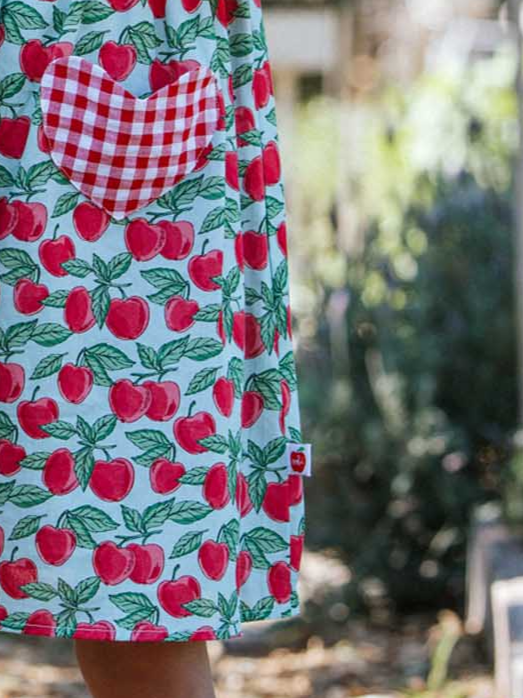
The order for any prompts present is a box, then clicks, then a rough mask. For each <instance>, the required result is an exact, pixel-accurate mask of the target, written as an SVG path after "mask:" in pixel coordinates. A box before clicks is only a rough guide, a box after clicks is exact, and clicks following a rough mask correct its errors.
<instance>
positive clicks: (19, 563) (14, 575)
mask: <svg viewBox="0 0 523 698" xmlns="http://www.w3.org/2000/svg"><path fill="white" fill-rule="evenodd" d="M16 550H17V548H15V550H14V551H13V554H14V553H15V551H16ZM37 581H38V570H37V568H36V565H35V563H34V562H33V561H32V560H30V559H29V558H28V557H20V558H18V560H4V562H0V587H2V589H3V591H5V593H6V594H7V595H8V596H11V598H13V599H26V598H28V597H29V594H27V593H26V592H25V591H24V590H23V589H21V588H20V587H22V586H24V584H31V583H32V582H37Z"/></svg>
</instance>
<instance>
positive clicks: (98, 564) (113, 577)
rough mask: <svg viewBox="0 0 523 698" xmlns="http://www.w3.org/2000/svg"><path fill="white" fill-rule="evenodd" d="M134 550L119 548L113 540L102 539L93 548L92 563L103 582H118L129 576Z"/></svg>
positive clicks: (113, 583)
mask: <svg viewBox="0 0 523 698" xmlns="http://www.w3.org/2000/svg"><path fill="white" fill-rule="evenodd" d="M134 560H135V558H134V552H133V551H132V550H129V549H128V548H120V547H118V546H117V545H116V543H114V542H113V541H104V542H103V543H100V545H98V546H97V547H96V548H95V549H94V550H93V556H92V564H93V569H94V572H95V574H96V575H97V576H98V577H100V579H101V580H102V582H103V583H104V584H108V585H115V584H120V583H121V582H123V581H125V580H126V579H128V578H129V576H130V574H131V572H132V570H133V567H134Z"/></svg>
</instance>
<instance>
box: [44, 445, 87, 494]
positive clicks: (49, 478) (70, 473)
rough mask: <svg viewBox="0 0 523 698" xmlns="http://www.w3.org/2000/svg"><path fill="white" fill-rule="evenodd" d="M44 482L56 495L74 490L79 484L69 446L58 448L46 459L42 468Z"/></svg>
mask: <svg viewBox="0 0 523 698" xmlns="http://www.w3.org/2000/svg"><path fill="white" fill-rule="evenodd" d="M42 482H43V484H44V486H45V487H47V489H48V490H49V491H50V492H52V493H53V494H56V495H64V494H69V492H72V491H73V490H74V489H75V488H76V487H78V485H79V484H80V483H79V482H78V479H77V477H76V473H75V470H74V457H73V454H72V453H71V451H69V449H67V448H58V449H57V450H56V451H53V452H52V453H51V455H50V456H49V458H48V459H47V460H46V461H45V465H44V469H43V470H42Z"/></svg>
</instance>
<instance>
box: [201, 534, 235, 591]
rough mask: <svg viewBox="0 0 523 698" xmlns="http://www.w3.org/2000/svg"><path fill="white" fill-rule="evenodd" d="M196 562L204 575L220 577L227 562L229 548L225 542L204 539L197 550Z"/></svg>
mask: <svg viewBox="0 0 523 698" xmlns="http://www.w3.org/2000/svg"><path fill="white" fill-rule="evenodd" d="M198 563H199V565H200V567H201V569H202V572H203V573H204V575H205V576H206V577H208V578H209V579H213V580H215V581H216V580H218V579H222V577H223V576H224V574H225V572H226V571H227V565H228V564H229V548H228V547H227V545H226V544H225V543H217V542H216V541H214V540H206V541H205V542H204V543H202V545H201V546H200V549H199V550H198Z"/></svg>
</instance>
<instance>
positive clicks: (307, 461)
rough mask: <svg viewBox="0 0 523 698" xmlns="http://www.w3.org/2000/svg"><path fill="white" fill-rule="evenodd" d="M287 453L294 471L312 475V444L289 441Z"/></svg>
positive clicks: (290, 468) (288, 461) (290, 466)
mask: <svg viewBox="0 0 523 698" xmlns="http://www.w3.org/2000/svg"><path fill="white" fill-rule="evenodd" d="M285 453H286V458H287V464H288V466H289V470H290V471H291V472H292V473H297V474H299V475H308V476H310V475H312V472H311V469H312V462H311V461H312V459H311V444H301V443H288V444H287V447H286V451H285Z"/></svg>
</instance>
